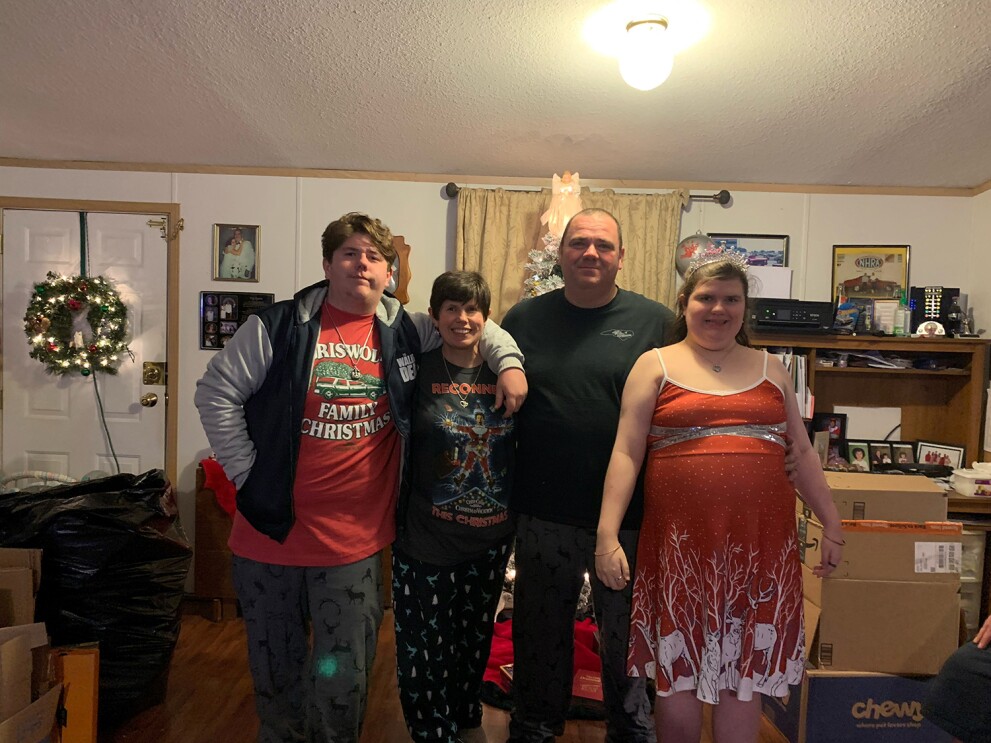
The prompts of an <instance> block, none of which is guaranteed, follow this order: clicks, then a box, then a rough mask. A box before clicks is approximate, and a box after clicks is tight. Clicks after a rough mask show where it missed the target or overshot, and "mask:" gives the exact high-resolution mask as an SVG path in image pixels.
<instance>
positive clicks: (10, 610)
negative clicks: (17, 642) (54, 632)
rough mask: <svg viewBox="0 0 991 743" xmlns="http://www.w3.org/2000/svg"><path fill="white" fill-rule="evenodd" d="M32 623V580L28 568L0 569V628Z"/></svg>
mask: <svg viewBox="0 0 991 743" xmlns="http://www.w3.org/2000/svg"><path fill="white" fill-rule="evenodd" d="M33 621H34V578H33V577H32V575H31V569H30V568H0V627H13V626H15V625H18V624H30V623H31V622H33Z"/></svg>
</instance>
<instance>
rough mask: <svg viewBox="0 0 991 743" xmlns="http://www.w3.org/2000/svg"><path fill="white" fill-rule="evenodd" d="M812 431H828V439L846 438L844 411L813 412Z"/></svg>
mask: <svg viewBox="0 0 991 743" xmlns="http://www.w3.org/2000/svg"><path fill="white" fill-rule="evenodd" d="M812 430H813V431H829V440H830V441H839V440H840V439H845V438H846V413H813V414H812Z"/></svg>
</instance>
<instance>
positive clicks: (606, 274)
mask: <svg viewBox="0 0 991 743" xmlns="http://www.w3.org/2000/svg"><path fill="white" fill-rule="evenodd" d="M623 256H624V250H623V244H622V232H621V229H620V226H619V223H618V222H617V220H616V218H615V217H613V215H612V214H610V213H609V212H607V211H604V210H602V209H586V210H584V211H582V212H579V213H578V214H576V215H575V216H574V217H573V218H572V219H571V221H570V222H569V223H568V226H567V227H566V228H565V231H564V235H563V236H562V238H561V248H560V255H559V258H558V262H559V263H560V266H561V272H562V276H563V278H564V288H563V289H558V290H555V291H552V292H548V293H547V294H543V295H541V296H538V297H534V298H532V299H529V300H527V301H525V302H522V303H520V304H518V305H516V306H515V307H513V308H512V309H511V310H510V311H509V313H508V314H507V315H506V317H505V319H504V321H503V327H504V328H505V329H506V330H507V331H509V332H510V333H511V334H512V335H513V337H514V338H515V339H516V342H517V343H518V344H519V346H520V349H521V350H522V351H523V352H524V354H525V355H526V359H527V378H528V380H529V384H530V392H529V397H528V399H527V404H526V405H525V406H523V408H521V410H520V412H519V413H518V414H517V442H518V444H517V455H516V456H517V460H516V477H515V482H514V486H513V493H512V498H511V501H510V506H511V508H512V509H513V510H514V511H515V512H516V513H517V514H519V522H518V528H517V536H516V539H517V541H516V570H517V573H516V588H515V591H516V595H515V598H514V608H513V645H514V664H515V665H514V669H513V692H514V700H515V708H514V710H513V714H512V719H511V722H510V739H509V740H510V742H511V743H522V742H524V741H525V742H527V743H531V742H539V743H545V742H546V741H553V739H554V736H555V735H561V734H562V733H563V732H564V724H565V715H566V714H567V710H568V704H569V702H570V699H571V687H572V675H573V653H574V634H573V633H574V617H575V610H576V607H577V603H578V598H579V594H580V591H581V588H582V585H583V582H584V579H585V575H586V574H588V576H589V580H590V582H591V585H592V597H593V603H594V607H595V615H596V623H597V624H598V626H599V630H600V642H599V646H600V656H601V658H602V683H603V696H604V702H605V707H606V714H607V731H608V732H607V740H608V741H611V742H614V743H618V741H631V742H635V743H646V742H653V741H654V740H655V735H654V726H653V722H652V720H651V718H650V706H649V699H648V697H647V693H646V689H645V679H642V678H629V677H628V676H627V675H626V650H627V639H628V635H629V624H630V596H631V590H632V584H631V583H630V582H627V584H626V586H625V587H624V589H623V590H622V591H613V590H610V589H609V588H607V587H606V586H604V585H603V584H602V583H600V582H599V580H598V578H596V575H595V557H594V552H595V530H596V526H597V524H598V519H599V506H600V504H601V500H602V485H603V481H604V479H605V474H606V468H607V466H608V463H609V455H610V453H611V452H612V445H613V440H614V438H615V435H616V426H617V422H618V420H619V410H620V400H621V397H622V394H623V385H624V383H625V381H626V377H627V375H628V374H629V372H630V369H631V368H632V366H633V364H634V362H635V361H636V360H637V358H639V356H640V355H641V354H642V353H643V352H644V351H647V350H649V349H651V348H655V347H658V346H663V345H664V343H665V341H666V334H667V332H668V328H669V326H670V324H671V322H672V321H673V315H672V313H671V311H670V310H669V309H668V308H666V307H664V306H663V305H661V304H658V303H657V302H654V301H651V300H649V299H647V298H645V297H643V296H641V295H639V294H635V293H633V292H629V291H625V290H623V289H620V288H618V287H617V286H616V275H617V273H618V272H619V271H620V269H622V267H623ZM642 505H643V483H642V479H641V481H640V482H638V483H637V489H636V491H635V492H634V495H633V501H632V502H631V504H630V508H629V510H628V511H627V514H626V519H625V521H624V522H623V528H622V530H621V531H620V542H621V543H622V545H623V548H624V550H625V551H626V554H627V555H633V556H635V555H636V542H637V534H638V529H639V526H640V519H641V514H642ZM634 569H635V566H634V565H633V564H631V565H630V571H631V574H632V572H633V570H634ZM627 577H629V576H627Z"/></svg>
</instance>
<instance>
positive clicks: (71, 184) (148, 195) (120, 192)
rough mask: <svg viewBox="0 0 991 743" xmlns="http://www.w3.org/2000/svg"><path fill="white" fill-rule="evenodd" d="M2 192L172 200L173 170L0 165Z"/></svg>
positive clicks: (115, 198)
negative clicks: (59, 168) (6, 166)
mask: <svg viewBox="0 0 991 743" xmlns="http://www.w3.org/2000/svg"><path fill="white" fill-rule="evenodd" d="M0 194H3V195H4V196H33V197H36V198H44V199H99V200H101V201H155V202H159V203H168V202H171V201H172V174H171V173H130V172H121V171H115V170H56V169H46V168H0Z"/></svg>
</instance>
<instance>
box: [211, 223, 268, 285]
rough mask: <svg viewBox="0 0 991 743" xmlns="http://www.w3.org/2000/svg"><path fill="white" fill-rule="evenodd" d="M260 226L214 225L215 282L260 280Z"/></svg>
mask: <svg viewBox="0 0 991 743" xmlns="http://www.w3.org/2000/svg"><path fill="white" fill-rule="evenodd" d="M260 240H261V227H259V226H258V225H256V224H215V225H214V226H213V278H214V280H216V281H258V251H259V244H258V243H259V241H260Z"/></svg>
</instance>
